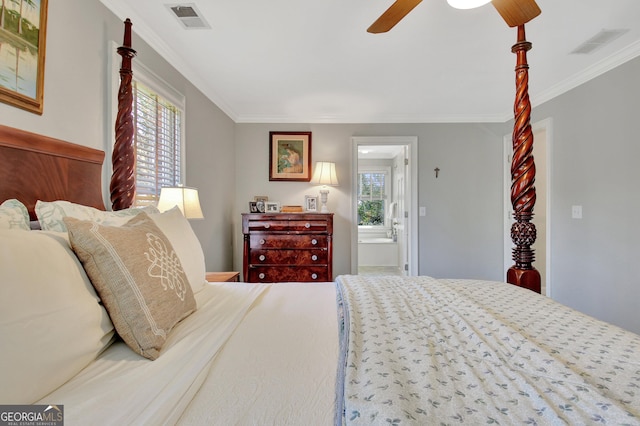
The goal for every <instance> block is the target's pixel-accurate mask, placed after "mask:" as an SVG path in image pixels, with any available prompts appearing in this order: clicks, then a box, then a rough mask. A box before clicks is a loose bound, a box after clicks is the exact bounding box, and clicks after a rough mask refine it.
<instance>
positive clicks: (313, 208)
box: [304, 195, 318, 212]
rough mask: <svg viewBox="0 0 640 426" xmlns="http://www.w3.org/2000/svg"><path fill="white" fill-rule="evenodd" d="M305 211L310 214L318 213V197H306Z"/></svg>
mask: <svg viewBox="0 0 640 426" xmlns="http://www.w3.org/2000/svg"><path fill="white" fill-rule="evenodd" d="M304 209H305V210H306V211H308V212H317V211H318V197H314V196H312V195H305V196H304Z"/></svg>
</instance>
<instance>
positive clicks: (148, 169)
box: [133, 81, 182, 206]
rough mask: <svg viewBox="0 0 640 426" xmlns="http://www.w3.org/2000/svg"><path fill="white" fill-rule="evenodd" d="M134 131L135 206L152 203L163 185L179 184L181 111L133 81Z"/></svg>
mask: <svg viewBox="0 0 640 426" xmlns="http://www.w3.org/2000/svg"><path fill="white" fill-rule="evenodd" d="M133 97H134V102H133V103H134V107H133V116H134V123H135V127H136V131H135V134H134V143H135V147H136V199H135V205H136V206H147V205H152V204H155V203H156V202H157V201H158V198H159V197H160V189H161V188H162V187H163V186H177V185H178V184H179V183H181V176H182V175H181V157H182V155H181V151H182V111H181V110H180V109H179V108H178V107H177V106H175V105H174V104H173V103H171V102H170V101H169V100H167V99H165V98H163V97H162V96H160V95H158V94H157V93H154V91H153V90H151V89H150V88H149V87H147V86H145V85H144V84H142V83H140V82H139V81H134V82H133Z"/></svg>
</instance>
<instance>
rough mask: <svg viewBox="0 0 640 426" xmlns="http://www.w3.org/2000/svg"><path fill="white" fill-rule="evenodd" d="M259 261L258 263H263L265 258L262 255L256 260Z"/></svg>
mask: <svg viewBox="0 0 640 426" xmlns="http://www.w3.org/2000/svg"><path fill="white" fill-rule="evenodd" d="M258 259H260V261H262V262H264V260H265V259H266V257H264V254H261V255H260V257H259V258H258Z"/></svg>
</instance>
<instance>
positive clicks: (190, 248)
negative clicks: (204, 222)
mask: <svg viewBox="0 0 640 426" xmlns="http://www.w3.org/2000/svg"><path fill="white" fill-rule="evenodd" d="M149 217H150V218H151V219H153V221H154V222H155V223H156V225H158V228H160V230H161V231H162V232H163V233H164V235H166V236H167V238H168V239H169V241H171V244H172V245H173V248H174V249H175V251H176V253H177V254H178V257H179V258H180V262H181V263H182V267H183V268H184V272H185V273H186V274H187V278H188V279H189V283H190V284H191V289H192V290H193V292H194V293H197V292H199V291H200V290H202V289H203V288H204V286H205V285H206V284H207V280H206V278H205V275H206V273H207V271H206V267H205V262H204V253H203V252H202V246H201V245H200V240H198V237H197V236H196V234H195V232H193V228H191V224H190V223H189V221H188V220H187V218H185V217H184V216H183V215H182V213H181V212H180V209H179V208H178V207H174V208H172V209H170V210H167V211H166V212H163V213H155V214H150V215H149Z"/></svg>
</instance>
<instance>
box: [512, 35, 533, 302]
mask: <svg viewBox="0 0 640 426" xmlns="http://www.w3.org/2000/svg"><path fill="white" fill-rule="evenodd" d="M530 49H531V43H529V42H528V41H526V39H525V32H524V25H520V26H518V42H517V43H516V44H515V45H514V46H513V47H512V48H511V51H512V52H513V53H515V54H516V57H517V62H516V69H515V71H516V100H515V103H514V107H513V112H514V117H515V123H514V125H513V137H512V142H513V161H512V163H511V204H512V205H513V211H514V213H513V216H514V219H515V220H516V221H515V222H514V224H513V226H512V227H511V239H512V240H513V243H514V244H515V248H514V249H513V261H514V262H515V265H513V266H512V267H511V268H509V270H508V271H507V282H509V283H511V284H515V285H517V286H519V287H525V288H528V289H529V290H533V291H535V292H537V293H540V273H539V272H538V271H537V270H536V269H535V268H534V267H533V261H534V259H535V256H534V253H533V249H532V248H531V246H532V245H533V243H534V242H535V241H536V227H535V225H534V224H533V223H531V219H532V218H533V207H534V205H535V203H536V188H535V186H534V183H535V179H536V165H535V163H534V161H533V132H532V131H531V124H530V118H531V102H530V100H529V65H528V64H527V51H528V50H530Z"/></svg>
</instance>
